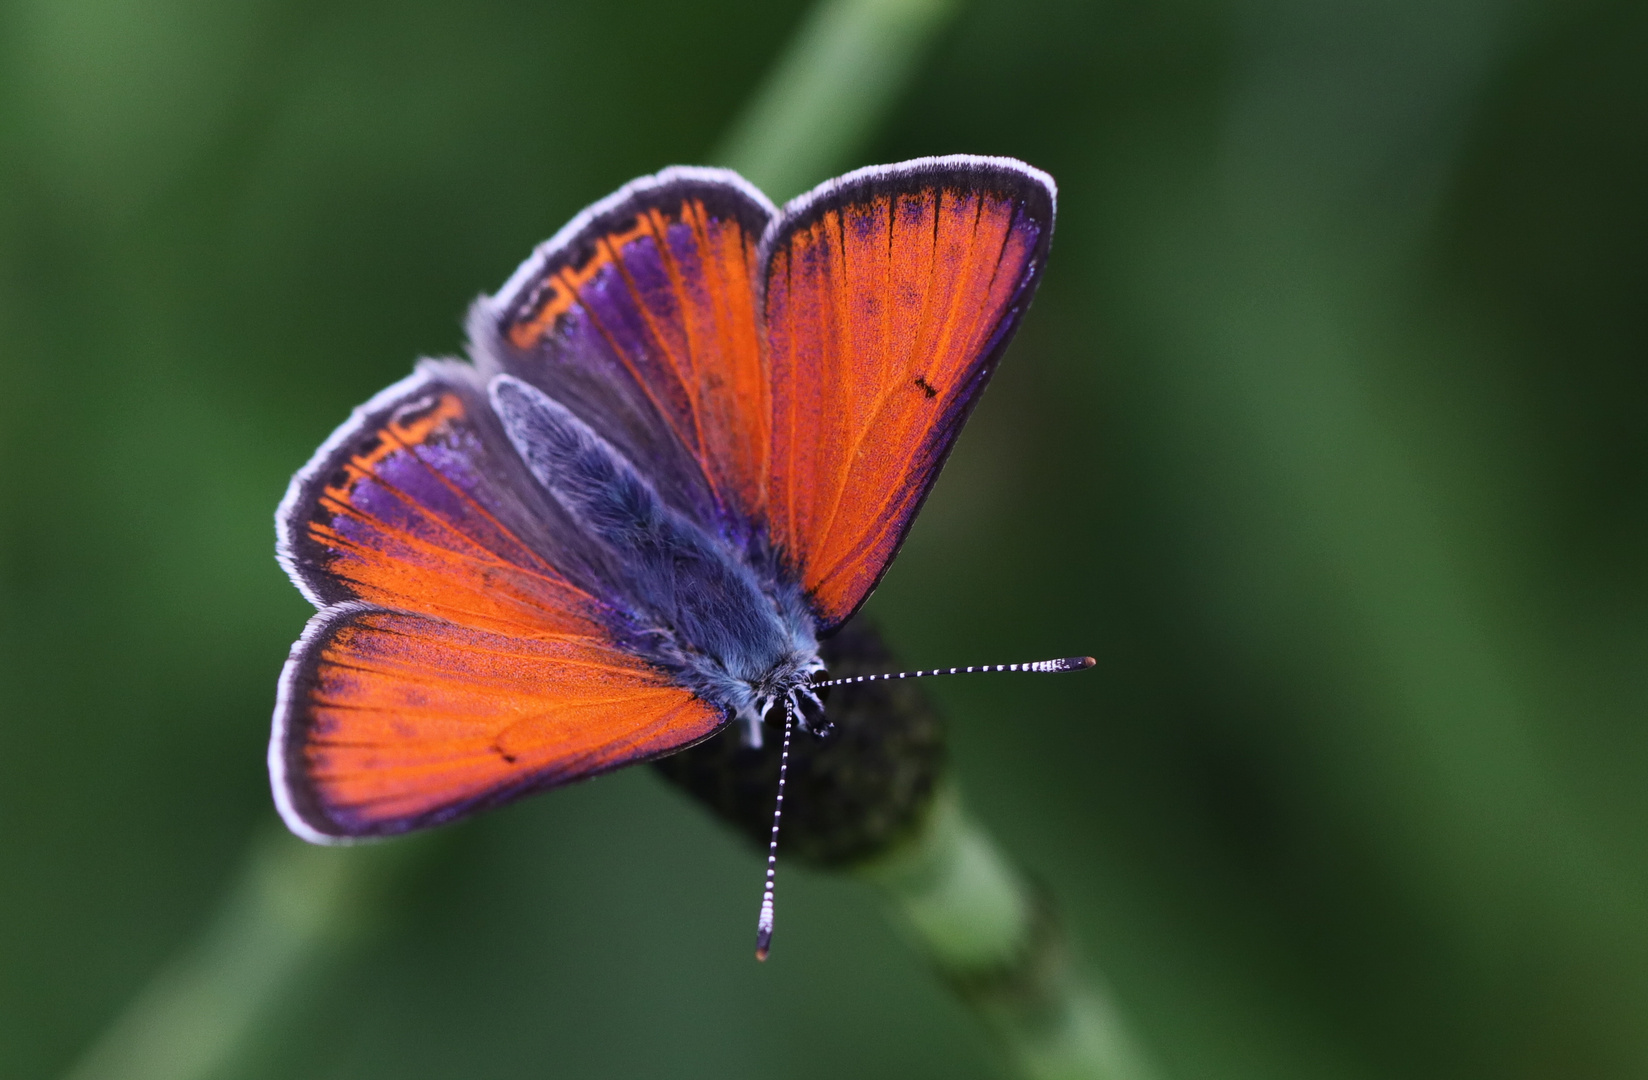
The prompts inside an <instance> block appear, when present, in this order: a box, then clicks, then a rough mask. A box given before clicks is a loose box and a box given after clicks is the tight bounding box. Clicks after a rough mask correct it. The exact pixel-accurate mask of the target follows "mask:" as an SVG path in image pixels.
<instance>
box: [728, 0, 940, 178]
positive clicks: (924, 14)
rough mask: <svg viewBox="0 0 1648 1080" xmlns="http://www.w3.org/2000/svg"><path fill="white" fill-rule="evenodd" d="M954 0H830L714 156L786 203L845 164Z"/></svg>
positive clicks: (810, 16)
mask: <svg viewBox="0 0 1648 1080" xmlns="http://www.w3.org/2000/svg"><path fill="white" fill-rule="evenodd" d="M956 7H957V3H956V2H955V0H824V2H822V3H820V4H818V5H816V6H815V7H814V8H813V9H812V11H811V12H810V13H809V14H808V16H807V19H806V22H805V23H803V25H802V27H801V29H800V32H799V33H797V34H796V36H795V39H794V40H793V41H791V43H790V46H789V48H788V49H786V50H785V52H784V54H783V55H782V56H781V57H780V58H779V60H778V63H777V64H776V65H775V66H774V67H773V69H772V72H771V73H770V74H769V75H768V76H767V78H766V80H765V82H764V83H763V84H762V86H761V88H760V90H758V91H757V92H756V95H755V97H754V98H752V99H751V101H750V103H749V105H748V106H747V107H746V108H745V109H744V111H743V113H742V114H741V115H740V116H739V117H738V119H737V120H736V121H734V123H733V125H732V129H731V130H730V132H729V133H728V135H727V137H726V138H725V139H724V140H723V141H722V143H721V145H720V146H719V147H718V148H717V149H716V152H715V153H714V154H712V155H711V160H712V161H715V162H717V163H720V164H724V165H726V166H728V167H730V168H733V169H736V170H738V172H740V173H742V174H743V175H744V177H745V178H746V179H748V180H749V181H750V182H751V183H753V184H755V185H756V186H757V187H759V188H760V189H761V190H763V191H765V192H766V193H767V194H768V195H769V196H771V197H772V198H774V199H779V200H782V199H787V198H789V197H790V196H792V195H796V194H798V193H800V192H801V191H803V190H805V189H806V188H808V187H810V186H812V185H813V184H815V183H817V182H819V181H820V180H823V179H825V178H827V177H829V176H830V175H832V174H834V173H836V172H839V171H840V170H841V169H842V168H844V167H846V163H848V162H849V161H850V160H851V158H852V156H853V155H854V154H855V153H856V152H857V151H858V150H859V148H860V147H861V146H862V145H863V144H864V142H865V141H866V140H867V139H868V137H869V136H870V134H871V133H872V132H873V131H874V129H875V125H876V123H877V122H878V121H879V120H880V119H881V117H882V116H883V115H884V114H885V113H886V111H887V109H888V108H889V107H890V106H891V105H892V103H893V99H894V97H895V96H896V95H897V93H898V91H899V90H901V89H902V88H903V87H904V85H905V83H906V82H907V81H908V79H909V77H910V75H911V73H912V72H913V71H914V70H915V66H916V62H917V61H918V60H919V59H920V57H921V55H922V54H923V52H925V47H926V46H927V45H928V43H929V42H931V41H932V39H933V37H934V35H935V34H936V33H937V32H938V30H939V29H940V28H941V27H942V26H943V25H944V23H945V22H946V20H947V19H948V17H949V16H950V15H951V13H952V12H953V11H954V10H955V9H956Z"/></svg>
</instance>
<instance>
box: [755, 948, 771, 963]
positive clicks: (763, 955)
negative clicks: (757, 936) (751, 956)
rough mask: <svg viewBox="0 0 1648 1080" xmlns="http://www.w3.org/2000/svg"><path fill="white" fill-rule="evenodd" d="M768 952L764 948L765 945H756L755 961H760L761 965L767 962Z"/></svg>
mask: <svg viewBox="0 0 1648 1080" xmlns="http://www.w3.org/2000/svg"><path fill="white" fill-rule="evenodd" d="M769 951H770V950H769V949H768V948H767V946H765V945H757V946H756V947H755V958H756V959H757V960H759V961H761V962H762V963H766V961H767V953H768V952H769Z"/></svg>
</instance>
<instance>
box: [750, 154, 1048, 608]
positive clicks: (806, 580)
mask: <svg viewBox="0 0 1648 1080" xmlns="http://www.w3.org/2000/svg"><path fill="white" fill-rule="evenodd" d="M1053 209H1054V187H1053V182H1052V180H1051V178H1050V177H1048V176H1047V175H1046V174H1044V173H1041V172H1039V171H1037V170H1035V169H1031V168H1029V167H1028V166H1026V165H1024V164H1022V163H1020V162H1017V161H1012V160H1010V159H1002V158H976V157H949V158H927V159H922V160H919V161H913V162H907V163H905V164H902V165H894V166H885V167H878V168H873V169H865V170H862V171H860V172H856V173H851V174H849V175H847V176H845V177H842V178H841V179H839V180H836V181H832V182H830V183H829V184H826V185H824V186H823V187H821V188H819V189H818V190H816V191H814V192H812V193H810V194H808V195H804V196H802V197H801V198H800V199H797V200H796V201H795V202H793V203H791V204H790V205H789V206H788V207H786V208H785V211H784V214H783V216H782V217H781V218H780V219H779V220H778V221H777V222H775V223H774V226H773V227H772V229H771V230H770V231H769V233H768V235H767V237H766V238H765V239H764V240H763V242H762V252H763V259H764V265H765V268H766V269H765V319H766V327H767V337H768V343H769V357H770V369H771V376H770V377H771V386H772V401H773V412H772V424H771V450H770V452H769V454H770V466H769V474H768V481H767V484H766V516H767V520H768V523H769V528H770V532H771V536H772V539H773V541H774V542H775V543H776V545H777V546H778V548H779V549H780V551H781V552H782V554H783V556H784V557H785V558H786V559H787V560H788V561H789V563H790V565H791V568H792V570H793V571H794V572H795V573H796V574H797V575H798V576H799V577H800V579H801V581H802V584H803V586H804V587H805V588H806V590H807V592H808V593H809V595H810V596H811V598H812V601H813V604H814V606H815V608H816V609H817V611H818V613H819V616H820V620H821V623H822V628H823V629H824V630H826V631H827V630H829V629H831V628H833V627H834V626H837V625H839V624H840V623H841V622H843V621H844V620H845V619H846V618H847V617H848V616H849V615H851V614H852V612H853V611H854V610H856V609H857V607H858V606H859V604H861V603H862V602H863V601H864V599H865V598H866V597H867V596H868V595H869V593H870V590H871V589H873V588H874V587H875V584H876V582H877V581H879V580H880V578H881V575H882V574H883V573H884V572H885V570H886V568H887V565H888V563H889V562H891V560H892V557H893V555H894V554H895V552H896V551H897V549H898V546H899V544H900V543H901V542H902V541H903V539H904V536H905V534H906V533H907V532H908V531H909V529H910V526H911V524H912V523H913V521H914V519H915V515H916V512H917V510H919V509H920V506H921V503H922V501H923V500H924V499H925V498H926V495H927V492H928V490H929V489H930V488H931V486H932V483H933V480H934V479H935V478H936V477H937V475H938V471H939V469H940V468H941V467H942V465H943V463H944V459H945V457H946V455H948V453H949V451H950V447H951V445H952V444H953V443H954V441H955V438H956V435H957V434H958V433H959V432H960V430H961V426H962V424H963V422H964V421H965V420H966V418H967V415H968V413H969V412H970V411H971V409H972V407H973V405H974V404H975V402H976V401H977V400H978V395H979V393H980V391H982V390H983V388H984V385H985V383H986V382H987V381H988V380H989V378H990V375H991V374H992V372H993V370H994V367H995V364H996V361H997V360H998V359H999V358H1000V356H1001V353H1002V350H1003V349H1004V348H1005V347H1006V345H1007V341H1008V339H1009V338H1010V337H1011V336H1012V333H1013V330H1014V328H1015V327H1016V326H1017V325H1018V321H1019V318H1020V316H1021V315H1022V314H1023V313H1024V309H1025V307H1026V306H1027V305H1028V304H1029V302H1030V298H1031V295H1032V293H1033V292H1034V290H1035V287H1036V283H1037V280H1038V279H1039V277H1040V273H1041V268H1042V265H1043V262H1044V261H1045V259H1046V255H1047V249H1048V244H1049V242H1050V241H1051V239H1052V232H1053Z"/></svg>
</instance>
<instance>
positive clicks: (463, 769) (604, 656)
mask: <svg viewBox="0 0 1648 1080" xmlns="http://www.w3.org/2000/svg"><path fill="white" fill-rule="evenodd" d="M281 699H282V700H281V706H282V711H283V712H284V714H285V717H286V721H287V722H286V724H284V725H283V726H282V728H281V729H277V735H278V736H279V737H278V738H277V739H276V741H275V743H274V744H273V745H272V746H271V748H270V769H271V773H272V775H273V776H274V777H275V792H276V802H277V804H278V805H279V806H280V808H281V811H282V813H283V814H284V816H285V817H286V818H287V820H288V822H289V823H294V829H295V830H296V831H298V832H299V833H300V834H301V835H304V836H307V837H308V838H310V839H314V840H321V841H326V840H330V839H333V838H338V837H365V836H377V835H387V834H393V833H399V832H404V831H407V830H409V829H415V828H422V827H424V826H428V825H434V824H439V823H441V822H444V821H449V820H452V819H454V818H456V817H459V816H462V815H465V814H469V813H472V812H474V811H475V810H479V809H482V808H485V807H488V806H494V805H497V804H500V803H503V802H507V801H509V800H511V799H514V798H517V797H518V796H520V795H523V794H526V793H528V792H531V791H538V790H541V789H544V788H547V787H553V786H555V785H557V784H562V783H565V782H567V781H569V780H576V779H579V778H582V777H586V776H589V775H592V774H594V773H598V772H604V771H606V770H608V769H612V768H616V767H618V766H620V765H625V764H629V763H630V762H634V761H638V760H643V759H645V758H648V757H656V756H658V755H659V754H662V753H667V752H669V751H672V750H676V749H679V748H680V747H682V746H685V745H687V744H689V743H692V742H695V741H697V740H699V739H702V738H704V737H705V736H706V735H709V734H710V733H711V732H713V731H715V729H716V728H717V727H719V726H720V724H721V716H720V715H719V713H718V711H717V710H714V709H712V708H710V707H709V706H708V705H706V704H705V703H704V702H703V701H701V700H700V699H699V698H697V697H695V696H694V695H693V694H692V693H691V692H690V691H688V690H684V689H682V688H681V687H679V686H676V685H674V684H673V683H671V682H669V681H668V680H667V679H665V678H664V677H663V676H661V675H660V674H658V673H657V672H655V671H653V670H652V669H650V668H649V667H648V666H647V665H646V664H645V663H643V662H642V661H640V660H637V659H636V658H634V657H633V656H630V655H628V654H626V653H623V652H620V651H617V650H615V649H613V648H612V647H611V646H610V644H608V643H607V642H606V641H604V640H602V638H601V637H600V636H598V635H590V636H578V635H574V634H542V633H540V634H538V635H535V636H529V635H528V634H526V633H525V632H524V631H522V632H516V633H509V634H499V633H495V632H493V631H489V630H480V629H475V628H472V627H466V626H460V625H456V624H454V623H449V622H445V621H443V620H440V619H432V618H429V617H427V616H423V615H412V614H407V613H404V612H394V611H384V610H382V609H379V608H371V607H366V606H357V605H349V604H345V605H339V606H336V607H332V608H329V609H327V610H326V611H324V612H322V613H321V614H320V615H317V616H316V617H315V619H314V620H313V621H312V622H311V624H310V627H309V629H308V631H307V632H306V633H305V634H304V637H303V640H301V641H300V642H299V643H298V645H297V647H296V648H295V649H294V651H293V657H292V661H291V663H290V664H289V665H288V667H287V670H286V672H285V675H284V677H283V678H282V681H281Z"/></svg>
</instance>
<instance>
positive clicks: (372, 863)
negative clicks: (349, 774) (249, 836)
mask: <svg viewBox="0 0 1648 1080" xmlns="http://www.w3.org/2000/svg"><path fill="white" fill-rule="evenodd" d="M425 846H426V845H423V844H419V843H417V842H413V843H411V844H395V845H384V846H383V847H381V848H371V849H344V850H339V849H335V848H317V847H311V846H310V845H308V844H305V843H303V842H302V841H301V840H298V839H297V838H295V837H292V836H289V835H287V834H285V833H279V834H268V835H265V836H263V837H262V838H261V839H260V840H259V841H258V842H256V843H255V844H253V845H252V847H251V850H250V851H249V852H248V853H247V858H246V862H245V864H244V866H243V868H242V870H241V873H240V876H239V879H238V881H237V882H236V884H235V886H234V887H233V889H232V890H231V891H230V893H229V895H228V896H227V898H226V899H225V901H224V904H223V906H222V908H221V909H220V910H219V912H218V914H217V916H216V918H215V919H214V920H213V922H212V924H211V925H210V926H209V927H208V928H207V930H206V931H205V933H204V934H203V935H202V936H201V937H200V938H199V939H198V940H197V941H196V942H195V943H194V944H193V945H191V946H190V947H189V948H188V949H187V950H186V951H185V952H184V953H183V954H181V955H180V956H178V957H177V958H176V959H174V960H173V961H172V963H171V964H170V965H169V966H168V967H166V968H165V969H163V970H162V971H161V972H160V973H159V974H158V975H156V976H155V977H154V979H152V980H151V981H150V983H149V985H148V986H147V987H145V988H144V989H143V991H142V992H141V993H139V994H138V996H137V997H136V998H135V999H133V1001H132V1002H131V1003H130V1004H129V1005H127V1006H126V1008H125V1010H124V1011H123V1012H122V1013H121V1014H120V1016H119V1017H117V1018H116V1019H115V1021H114V1023H112V1024H111V1025H110V1026H109V1027H108V1028H107V1029H106V1030H105V1031H104V1033H103V1035H102V1036H101V1037H100V1038H99V1039H98V1041H97V1042H96V1043H94V1044H93V1045H92V1046H91V1048H90V1049H89V1050H87V1051H86V1053H85V1054H84V1055H83V1056H82V1057H81V1058H80V1060H79V1061H78V1062H77V1063H76V1064H75V1065H74V1067H73V1068H71V1069H70V1070H69V1072H68V1073H67V1074H66V1076H67V1080H196V1078H203V1077H209V1076H219V1075H222V1074H223V1073H224V1072H225V1071H227V1070H228V1067H229V1066H230V1065H231V1064H232V1063H234V1062H236V1061H238V1060H242V1059H243V1057H244V1055H245V1054H246V1053H247V1051H248V1050H249V1048H250V1047H251V1045H252V1044H253V1043H254V1042H255V1041H256V1038H257V1035H258V1033H259V1031H260V1030H261V1029H262V1027H263V1025H264V1023H265V1022H266V1020H267V1018H268V1017H269V1016H270V1015H271V1014H272V1013H275V1012H278V1011H279V1007H280V1006H281V1004H282V1003H284V1002H286V1001H287V1000H288V998H289V995H290V994H291V992H292V990H293V989H294V988H295V987H296V986H297V985H299V984H300V983H301V982H303V981H305V979H306V977H309V976H313V975H316V974H318V973H319V972H320V970H322V969H323V968H324V967H325V966H326V965H328V964H330V963H332V962H335V960H336V959H337V957H338V956H339V954H340V953H341V952H342V947H343V946H344V945H346V944H347V943H348V942H349V941H350V940H351V939H353V938H354V937H355V936H356V934H355V930H356V928H358V927H360V926H362V925H363V923H364V922H365V921H366V920H364V919H363V918H362V917H361V916H362V915H363V914H365V913H366V911H367V909H369V908H370V907H371V905H372V904H373V902H374V900H375V898H376V895H377V893H378V891H379V886H380V885H381V884H382V882H383V881H384V880H385V879H386V877H388V876H391V875H393V874H394V873H395V872H396V871H398V870H399V869H400V868H401V867H402V866H403V865H404V864H405V863H406V862H407V860H408V857H409V855H411V854H412V853H414V852H416V851H422V850H423V849H424V847H425Z"/></svg>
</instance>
